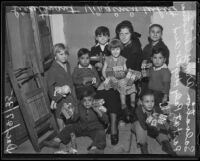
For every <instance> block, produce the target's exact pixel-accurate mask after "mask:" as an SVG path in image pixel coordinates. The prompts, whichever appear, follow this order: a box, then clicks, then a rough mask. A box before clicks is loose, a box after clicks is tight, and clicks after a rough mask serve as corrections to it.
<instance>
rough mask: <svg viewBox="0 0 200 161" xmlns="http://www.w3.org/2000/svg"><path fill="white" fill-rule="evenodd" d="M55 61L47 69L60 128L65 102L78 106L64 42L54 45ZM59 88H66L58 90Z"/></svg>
mask: <svg viewBox="0 0 200 161" xmlns="http://www.w3.org/2000/svg"><path fill="white" fill-rule="evenodd" d="M54 55H55V61H54V62H53V63H52V65H51V67H50V69H49V70H48V71H47V77H46V78H47V79H46V80H47V87H48V94H49V97H50V99H51V101H52V104H51V108H52V109H55V116H56V119H57V123H58V126H59V129H60V130H61V129H62V128H63V127H64V122H63V119H62V114H61V109H62V106H63V104H64V103H71V104H73V105H74V107H76V94H75V89H74V85H73V81H72V76H71V72H70V64H69V63H68V61H67V59H68V55H69V54H68V51H67V50H66V47H65V46H64V44H56V45H55V46H54ZM58 88H60V89H62V88H63V89H65V90H62V91H57V90H58Z"/></svg>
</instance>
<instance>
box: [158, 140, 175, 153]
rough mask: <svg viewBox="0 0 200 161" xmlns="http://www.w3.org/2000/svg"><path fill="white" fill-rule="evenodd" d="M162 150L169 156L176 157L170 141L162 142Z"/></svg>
mask: <svg viewBox="0 0 200 161" xmlns="http://www.w3.org/2000/svg"><path fill="white" fill-rule="evenodd" d="M161 144H162V150H163V151H164V152H166V153H167V154H170V155H172V156H176V152H174V150H173V149H172V146H171V145H170V143H169V141H168V140H165V141H162V143H161Z"/></svg>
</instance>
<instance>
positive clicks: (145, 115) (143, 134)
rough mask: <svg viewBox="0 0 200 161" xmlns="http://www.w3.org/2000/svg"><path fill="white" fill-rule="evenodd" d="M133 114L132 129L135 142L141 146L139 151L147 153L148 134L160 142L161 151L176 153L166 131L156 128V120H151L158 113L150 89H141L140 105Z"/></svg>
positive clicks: (163, 118)
mask: <svg viewBox="0 0 200 161" xmlns="http://www.w3.org/2000/svg"><path fill="white" fill-rule="evenodd" d="M135 114H136V117H135V120H134V123H133V127H132V130H133V132H134V133H135V134H136V140H137V144H138V145H139V147H140V148H141V153H142V154H149V152H148V143H147V136H148V135H149V136H151V137H153V138H156V140H157V141H158V142H159V143H160V144H161V146H162V150H163V151H165V152H166V153H168V154H170V155H173V156H175V155H176V153H175V152H174V151H173V149H172V147H171V145H170V142H169V138H168V134H167V132H166V131H162V130H160V128H158V126H157V125H158V122H157V121H156V120H154V121H152V122H151V120H153V116H154V115H156V114H157V115H158V114H159V112H157V111H156V108H155V97H154V94H153V92H152V91H150V90H146V91H143V93H142V94H141V105H140V106H138V107H137V108H136V111H135ZM164 116H165V115H162V120H161V122H164V121H163V120H165V117H164ZM150 122H151V123H150ZM163 124H164V123H163ZM163 124H162V123H161V125H162V126H164V125H163Z"/></svg>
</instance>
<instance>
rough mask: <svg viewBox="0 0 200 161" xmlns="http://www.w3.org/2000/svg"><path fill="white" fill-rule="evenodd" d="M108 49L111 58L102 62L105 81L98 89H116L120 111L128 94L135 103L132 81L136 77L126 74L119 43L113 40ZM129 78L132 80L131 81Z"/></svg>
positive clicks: (134, 90) (123, 107)
mask: <svg viewBox="0 0 200 161" xmlns="http://www.w3.org/2000/svg"><path fill="white" fill-rule="evenodd" d="M108 47H109V50H110V51H111V56H109V57H106V60H105V62H104V66H103V70H102V74H103V76H104V78H105V81H104V82H103V83H102V84H101V85H100V87H99V88H98V89H99V90H101V89H104V88H105V89H109V88H116V89H117V90H118V91H119V93H120V99H121V107H122V109H126V108H127V105H126V95H129V94H130V96H131V102H135V93H136V88H135V84H134V80H135V79H136V77H137V76H136V75H135V74H133V75H132V74H130V73H132V72H128V74H127V71H128V70H127V67H126V58H124V57H123V56H121V55H120V53H121V51H122V48H123V45H122V43H121V41H120V40H118V39H113V40H112V41H111V42H110V43H109V46H108ZM131 77H132V78H133V77H134V78H133V79H131ZM129 80H130V81H129ZM132 96H133V97H132Z"/></svg>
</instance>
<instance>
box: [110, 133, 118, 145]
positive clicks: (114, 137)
mask: <svg viewBox="0 0 200 161" xmlns="http://www.w3.org/2000/svg"><path fill="white" fill-rule="evenodd" d="M110 139H111V144H112V145H117V144H118V141H119V135H118V134H114V135H110Z"/></svg>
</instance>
